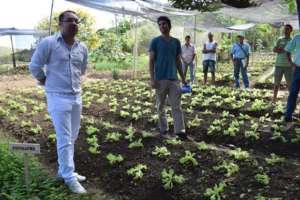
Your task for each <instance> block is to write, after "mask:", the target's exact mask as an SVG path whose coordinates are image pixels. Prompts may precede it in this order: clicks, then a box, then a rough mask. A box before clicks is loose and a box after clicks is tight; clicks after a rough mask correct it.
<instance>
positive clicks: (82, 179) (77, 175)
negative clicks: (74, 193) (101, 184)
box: [57, 172, 86, 182]
mask: <svg viewBox="0 0 300 200" xmlns="http://www.w3.org/2000/svg"><path fill="white" fill-rule="evenodd" d="M74 174H75V176H76V179H77V181H79V182H83V181H86V177H85V176H81V175H80V174H78V173H76V172H75V173H74ZM57 180H58V181H64V179H63V177H61V175H57Z"/></svg>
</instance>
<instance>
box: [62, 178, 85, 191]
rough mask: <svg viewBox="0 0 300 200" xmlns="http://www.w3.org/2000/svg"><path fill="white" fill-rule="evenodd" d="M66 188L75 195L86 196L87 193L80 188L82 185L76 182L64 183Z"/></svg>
mask: <svg viewBox="0 0 300 200" xmlns="http://www.w3.org/2000/svg"><path fill="white" fill-rule="evenodd" d="M65 184H66V185H67V186H68V188H69V189H70V190H71V191H72V192H73V193H76V194H86V193H87V191H86V189H84V187H82V185H81V184H80V183H79V182H78V181H77V180H75V181H71V182H66V183H65Z"/></svg>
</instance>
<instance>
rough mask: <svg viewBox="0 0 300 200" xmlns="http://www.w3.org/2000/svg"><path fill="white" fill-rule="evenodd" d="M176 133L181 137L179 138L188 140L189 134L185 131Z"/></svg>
mask: <svg viewBox="0 0 300 200" xmlns="http://www.w3.org/2000/svg"><path fill="white" fill-rule="evenodd" d="M176 135H177V136H178V137H179V139H181V140H187V139H188V137H187V134H186V133H185V132H180V133H176Z"/></svg>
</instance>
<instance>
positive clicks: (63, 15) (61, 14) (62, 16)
mask: <svg viewBox="0 0 300 200" xmlns="http://www.w3.org/2000/svg"><path fill="white" fill-rule="evenodd" d="M67 13H73V14H75V15H77V13H76V12H75V11H73V10H66V11H64V12H62V13H60V15H59V16H58V21H59V22H62V21H63V19H64V17H65V15H66V14H67Z"/></svg>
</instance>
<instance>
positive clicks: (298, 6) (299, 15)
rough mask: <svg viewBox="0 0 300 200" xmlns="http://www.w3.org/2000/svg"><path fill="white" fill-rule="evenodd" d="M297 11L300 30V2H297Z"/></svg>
mask: <svg viewBox="0 0 300 200" xmlns="http://www.w3.org/2000/svg"><path fill="white" fill-rule="evenodd" d="M296 2H297V11H298V23H299V28H300V0H297V1H296Z"/></svg>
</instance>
